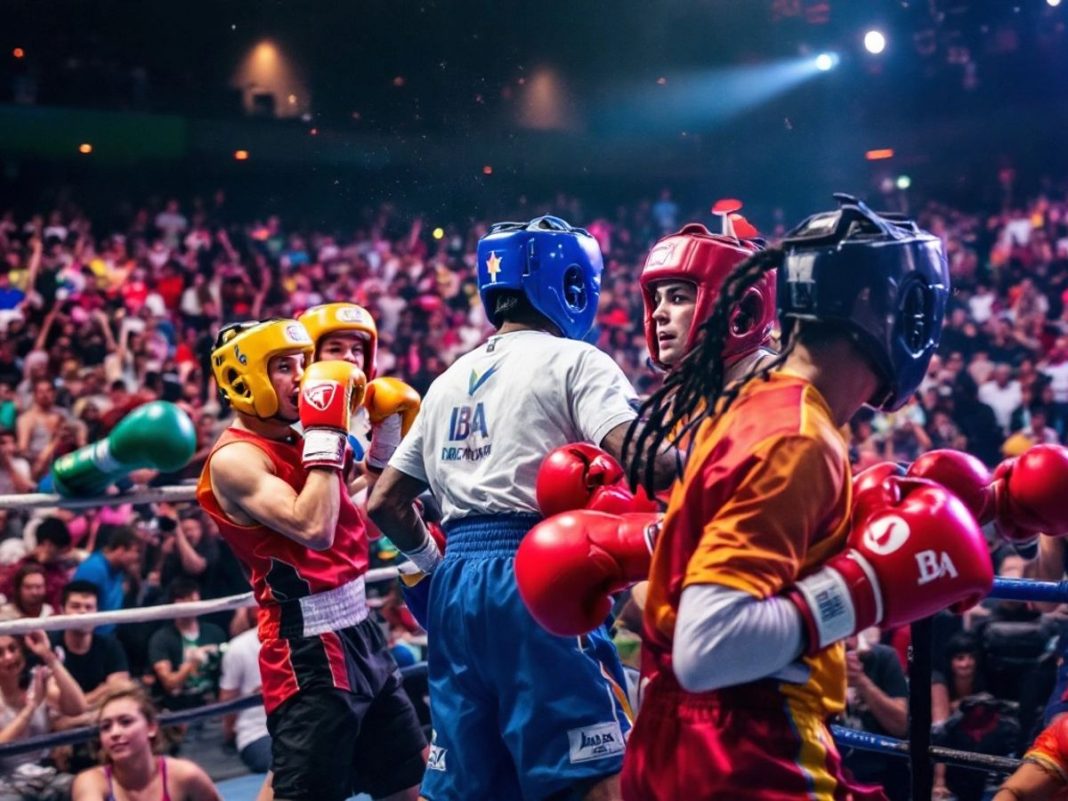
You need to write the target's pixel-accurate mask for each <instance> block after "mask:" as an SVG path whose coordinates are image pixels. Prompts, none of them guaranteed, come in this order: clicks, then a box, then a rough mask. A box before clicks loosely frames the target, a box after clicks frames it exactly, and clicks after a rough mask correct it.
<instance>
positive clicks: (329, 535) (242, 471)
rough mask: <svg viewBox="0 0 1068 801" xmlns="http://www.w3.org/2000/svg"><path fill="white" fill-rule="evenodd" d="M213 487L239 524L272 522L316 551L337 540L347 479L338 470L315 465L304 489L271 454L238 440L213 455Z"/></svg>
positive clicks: (271, 525) (273, 525)
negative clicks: (280, 471) (286, 477)
mask: <svg viewBox="0 0 1068 801" xmlns="http://www.w3.org/2000/svg"><path fill="white" fill-rule="evenodd" d="M211 490H212V492H213V493H214V494H215V497H216V499H217V500H218V501H219V505H220V506H221V507H222V510H223V511H224V512H225V513H226V515H227V517H229V518H230V519H231V520H233V521H234V522H235V523H238V524H239V525H255V524H260V525H263V526H267V527H268V528H270V529H273V530H274V531H277V532H278V533H279V534H282V535H284V536H286V537H289V539H291V540H295V541H296V542H299V543H300V544H301V545H306V546H307V547H309V548H311V549H312V550H316V551H323V550H326V549H327V548H329V547H331V546H332V545H333V544H334V534H335V532H336V530H337V519H338V514H339V512H340V510H341V482H340V481H339V480H338V476H337V473H336V472H334V471H333V470H325V469H319V468H316V469H312V470H309V471H308V478H307V480H306V481H305V483H304V488H303V489H302V490H301V491H300V493H299V494H298V493H297V492H296V491H295V490H294V489H293V488H292V487H291V486H290V485H289V484H287V483H286V482H285V481H283V480H282V479H281V478H279V477H278V476H277V475H275V473H274V467H273V465H272V464H271V461H270V459H269V458H268V457H267V454H265V453H264V452H263V451H262V450H260V449H259V448H257V447H256V446H254V445H250V444H247V443H244V442H235V443H233V444H231V445H228V446H227V447H225V448H221V449H220V450H219V451H217V452H216V453H215V454H214V455H213V456H212V457H211Z"/></svg>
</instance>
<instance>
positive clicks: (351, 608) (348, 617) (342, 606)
mask: <svg viewBox="0 0 1068 801" xmlns="http://www.w3.org/2000/svg"><path fill="white" fill-rule="evenodd" d="M300 612H301V616H302V617H303V619H304V630H303V631H302V632H301V633H302V635H303V636H304V637H315V636H316V635H319V634H324V633H326V632H328V631H339V630H340V629H347V628H349V627H350V626H355V625H356V624H357V623H362V622H363V621H364V620H366V619H367V590H366V588H365V587H364V581H363V576H360V577H359V578H358V579H354V580H352V581H350V582H349V583H348V584H342V585H341V586H340V587H336V588H334V589H332V590H327V591H326V592H317V593H315V595H309V596H307V597H306V598H301V599H300Z"/></svg>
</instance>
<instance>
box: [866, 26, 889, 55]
mask: <svg viewBox="0 0 1068 801" xmlns="http://www.w3.org/2000/svg"><path fill="white" fill-rule="evenodd" d="M864 49H865V50H867V51H868V52H869V53H871V54H872V55H873V56H877V55H879V54H880V53H881V52H883V51H884V50H885V49H886V37H885V36H884V35H883V32H882V31H877V30H875V29H872V30H870V31H868V32H867V33H866V34H864Z"/></svg>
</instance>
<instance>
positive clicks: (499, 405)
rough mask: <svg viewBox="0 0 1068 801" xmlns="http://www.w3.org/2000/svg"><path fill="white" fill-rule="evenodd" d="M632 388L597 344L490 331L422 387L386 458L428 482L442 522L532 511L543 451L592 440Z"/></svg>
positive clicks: (620, 416)
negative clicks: (419, 401)
mask: <svg viewBox="0 0 1068 801" xmlns="http://www.w3.org/2000/svg"><path fill="white" fill-rule="evenodd" d="M637 405H638V399H637V395H636V394H635V392H634V388H633V387H632V386H631V385H630V382H629V381H627V378H626V376H625V375H623V371H622V370H620V369H619V366H618V365H617V364H616V363H615V362H614V361H612V359H611V358H610V357H609V356H608V355H607V354H606V353H603V352H602V351H599V350H597V348H595V347H593V346H592V345H589V344H587V343H585V342H578V341H575V340H571V339H563V338H561V337H556V336H553V335H552V334H548V333H545V332H544V331H533V330H522V331H513V332H511V333H508V334H504V335H499V336H495V337H492V338H491V339H490V340H489V341H488V342H486V343H485V344H484V345H482V346H480V347H478V348H476V349H475V350H473V351H471V352H470V353H468V354H466V355H464V356H461V357H460V358H459V359H457V360H456V361H455V362H454V363H453V364H452V366H450V367H449V369H448V370H446V371H445V372H444V373H442V375H440V376H439V377H438V378H437V380H435V381H434V383H433V384H432V385H431V386H430V389H429V390H428V391H427V393H426V397H425V398H424V399H423V405H422V408H421V410H420V412H419V416H418V417H416V419H415V423H414V424H413V425H412V428H411V431H409V432H408V435H407V436H406V437H405V438H404V441H403V442H401V445H400V447H399V448H398V449H397V452H396V453H395V454H394V455H393V458H392V459H391V460H390V463H389V464H390V466H391V467H393V468H395V469H396V470H400V471H401V472H402V473H405V474H406V475H409V476H411V477H413V478H416V479H419V480H420V481H423V482H425V483H426V484H427V485H429V487H430V490H431V492H433V493H434V497H435V498H437V499H438V502H439V503H440V504H441V510H442V515H443V517H444V520H445V521H452V520H456V519H458V518H461V517H467V516H470V515H486V514H501V513H504V514H509V513H510V514H515V513H533V514H537V513H538V504H537V501H536V500H535V496H534V484H535V481H536V479H537V475H538V468H539V467H540V466H541V463H542V460H543V459H544V458H545V456H546V455H547V454H548V453H549V451H551V450H552V449H553V448H557V447H559V446H561V445H566V444H567V443H569V442H592V443H593V444H595V445H600V444H601V440H603V439H604V437H605V435H606V434H607V433H608V432H609V431H611V430H612V429H613V428H615V427H616V426H618V425H620V424H622V423H628V422H630V421H631V420H633V419H634V418H635V417H636V416H637V412H636V411H635V409H636V408H637Z"/></svg>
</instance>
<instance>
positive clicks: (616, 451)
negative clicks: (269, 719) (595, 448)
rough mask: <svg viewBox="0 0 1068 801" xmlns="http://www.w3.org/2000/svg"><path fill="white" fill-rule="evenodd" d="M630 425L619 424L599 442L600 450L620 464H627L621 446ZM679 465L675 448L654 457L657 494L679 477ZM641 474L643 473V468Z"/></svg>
mask: <svg viewBox="0 0 1068 801" xmlns="http://www.w3.org/2000/svg"><path fill="white" fill-rule="evenodd" d="M630 425H631V424H630V423H620V424H619V425H618V426H616V427H615V428H613V429H612V430H611V431H609V432H608V433H607V434H605V435H604V439H602V440H601V442H600V446H601V448H603V449H604V450H605V451H607V452H608V453H609V454H611V455H612V457H613V458H614V459H615V460H616V461H617V462H619V463H620V464H627V457H626V456H624V453H623V444H624V443H625V442H626V439H627V430H628V429H629V428H630ZM632 447H633V445H632ZM681 464H682V461H681V459H680V455H679V451H678V449H677V448H674V447H667V448H665V449H664V450H662V451H661V452H660V453H658V454H657V455H656V461H655V462H654V464H653V481H654V484H655V488H656V490H657V492H661V491H663V490H666V489H668V488H669V487H671V485H672V484H673V483H674V482H675V479H676V478H678V477H679V475H680V472H679V471H680V465H681ZM642 472H643V473H644V466H643V468H642Z"/></svg>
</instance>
